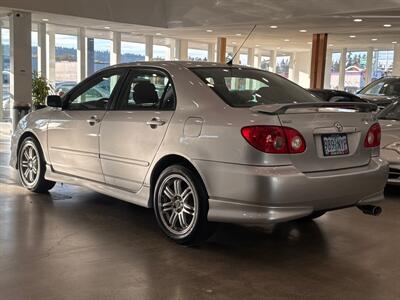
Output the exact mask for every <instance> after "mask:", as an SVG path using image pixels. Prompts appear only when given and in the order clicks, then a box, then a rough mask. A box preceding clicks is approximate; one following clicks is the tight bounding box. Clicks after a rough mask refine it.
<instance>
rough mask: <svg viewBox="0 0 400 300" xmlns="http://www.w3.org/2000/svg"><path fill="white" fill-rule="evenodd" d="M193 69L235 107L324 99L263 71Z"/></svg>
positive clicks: (214, 68)
mask: <svg viewBox="0 0 400 300" xmlns="http://www.w3.org/2000/svg"><path fill="white" fill-rule="evenodd" d="M191 70H192V71H193V72H194V73H195V74H196V75H197V76H198V77H200V78H201V80H203V81H204V82H205V83H206V84H207V85H208V86H209V87H210V88H211V89H212V90H214V91H215V92H216V93H217V94H218V95H219V96H220V97H221V98H222V100H224V101H225V102H226V103H227V104H229V105H230V106H233V107H251V106H255V105H261V104H277V103H278V104H282V103H304V102H319V101H321V100H319V99H318V98H317V97H315V96H313V95H311V94H310V93H309V92H307V91H306V90H304V89H303V88H301V87H300V86H298V85H296V84H294V83H292V82H291V81H289V80H287V79H284V78H283V77H280V76H278V75H275V74H272V73H268V72H265V71H262V70H256V69H242V68H236V67H227V68H221V67H210V68H191Z"/></svg>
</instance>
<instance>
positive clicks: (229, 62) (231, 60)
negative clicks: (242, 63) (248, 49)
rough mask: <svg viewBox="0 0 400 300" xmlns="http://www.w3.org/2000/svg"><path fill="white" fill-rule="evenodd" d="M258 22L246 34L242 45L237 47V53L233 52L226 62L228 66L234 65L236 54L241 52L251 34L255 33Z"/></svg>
mask: <svg viewBox="0 0 400 300" xmlns="http://www.w3.org/2000/svg"><path fill="white" fill-rule="evenodd" d="M256 27H257V24H255V25H254V26H253V28H252V29H251V30H250V32H249V34H248V35H247V36H246V38H245V39H244V41H243V42H242V44H241V45H240V47H239V48H238V49H237V51H236V52H235V54H233V56H232V58H231V59H230V60H229V61H228V62H227V63H226V64H227V65H228V66H232V64H233V60H234V59H235V57H236V55H237V54H238V53H239V52H240V49H242V47H243V45H244V44H245V43H246V42H247V40H248V39H249V37H250V36H251V34H252V33H253V31H254V30H255V29H256Z"/></svg>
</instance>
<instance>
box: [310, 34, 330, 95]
mask: <svg viewBox="0 0 400 300" xmlns="http://www.w3.org/2000/svg"><path fill="white" fill-rule="evenodd" d="M327 42H328V34H327V33H316V34H313V42H312V53H311V74H310V86H311V88H314V89H322V88H324V79H325V60H326V50H327Z"/></svg>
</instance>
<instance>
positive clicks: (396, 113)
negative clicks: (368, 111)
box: [378, 102, 400, 121]
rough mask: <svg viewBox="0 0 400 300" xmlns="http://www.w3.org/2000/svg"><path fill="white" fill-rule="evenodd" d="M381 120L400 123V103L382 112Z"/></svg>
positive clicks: (379, 116)
mask: <svg viewBox="0 0 400 300" xmlns="http://www.w3.org/2000/svg"><path fill="white" fill-rule="evenodd" d="M378 118H379V119H384V120H397V121H400V102H397V103H395V104H393V105H391V106H389V107H388V108H386V109H384V110H382V111H381V112H380V113H379V115H378Z"/></svg>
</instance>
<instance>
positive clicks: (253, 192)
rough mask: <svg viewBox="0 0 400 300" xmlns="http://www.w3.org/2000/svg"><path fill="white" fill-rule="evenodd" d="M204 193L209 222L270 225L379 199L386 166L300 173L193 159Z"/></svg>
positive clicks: (378, 162)
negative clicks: (206, 191) (205, 188)
mask: <svg viewBox="0 0 400 300" xmlns="http://www.w3.org/2000/svg"><path fill="white" fill-rule="evenodd" d="M196 164H197V166H198V168H199V170H200V172H201V174H202V176H203V178H204V179H205V184H206V187H207V190H208V193H209V211H208V220H209V221H215V222H228V223H271V222H282V221H288V220H293V219H298V218H301V217H304V216H307V215H309V214H311V213H312V212H313V211H319V210H333V209H338V208H342V207H349V206H354V205H363V204H372V203H376V202H379V201H381V200H383V198H384V196H383V189H384V187H385V184H386V181H387V176H388V169H389V168H388V164H387V162H386V161H384V160H383V159H381V158H378V157H374V158H372V159H371V160H370V163H369V164H368V165H366V166H362V167H357V168H351V169H344V170H336V171H326V172H314V173H301V172H299V171H298V170H297V169H296V168H295V167H294V166H281V167H257V166H248V165H237V164H226V163H218V162H209V161H196Z"/></svg>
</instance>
